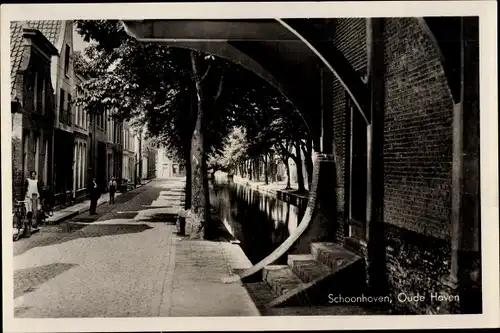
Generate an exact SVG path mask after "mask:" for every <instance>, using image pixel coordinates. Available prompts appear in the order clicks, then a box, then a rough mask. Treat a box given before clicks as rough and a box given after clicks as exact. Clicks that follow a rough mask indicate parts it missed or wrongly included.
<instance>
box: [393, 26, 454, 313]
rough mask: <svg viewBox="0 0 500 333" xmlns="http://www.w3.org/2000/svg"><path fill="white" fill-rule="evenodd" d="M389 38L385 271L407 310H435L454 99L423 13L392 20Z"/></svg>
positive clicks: (445, 250)
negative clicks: (414, 298)
mask: <svg viewBox="0 0 500 333" xmlns="http://www.w3.org/2000/svg"><path fill="white" fill-rule="evenodd" d="M384 40H385V43H384V44H385V45H384V47H385V50H384V51H385V52H384V53H385V55H384V58H385V101H384V103H385V107H384V108H385V112H384V118H385V119H384V138H385V139H384V211H383V212H384V221H385V222H386V224H385V229H386V230H385V233H384V234H385V237H384V238H385V242H386V258H387V260H386V274H387V277H388V283H389V288H390V291H391V292H392V293H393V296H396V295H397V294H399V293H404V294H407V295H415V294H417V293H418V294H420V295H422V294H424V295H426V296H427V298H426V301H425V302H408V303H400V302H395V307H396V310H397V311H398V312H400V313H407V312H408V313H421V314H424V313H430V312H437V311H439V310H438V308H439V305H440V304H437V303H435V302H434V303H433V302H431V300H430V298H429V297H430V296H429V295H430V294H431V293H435V292H439V291H440V290H442V287H443V286H442V284H441V279H442V278H443V277H445V276H447V275H448V274H449V270H450V262H449V258H450V241H449V235H450V221H451V177H452V174H451V167H452V117H453V102H452V98H451V93H450V91H449V88H448V85H447V81H446V79H445V76H444V72H443V68H442V66H441V63H440V61H439V58H438V54H437V52H436V50H435V48H434V46H433V44H432V43H431V40H430V38H429V36H427V35H426V34H425V33H424V32H423V31H422V30H421V28H420V26H419V25H418V22H417V20H416V19H411V18H408V19H406V18H405V19H388V20H386V24H385V28H384Z"/></svg>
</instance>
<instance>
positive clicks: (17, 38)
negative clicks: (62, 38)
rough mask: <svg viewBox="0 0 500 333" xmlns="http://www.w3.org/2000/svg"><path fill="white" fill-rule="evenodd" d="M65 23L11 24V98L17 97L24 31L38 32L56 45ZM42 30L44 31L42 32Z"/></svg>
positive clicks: (36, 22)
mask: <svg viewBox="0 0 500 333" xmlns="http://www.w3.org/2000/svg"><path fill="white" fill-rule="evenodd" d="M62 23H63V21H12V22H10V64H11V67H10V84H11V91H10V94H11V98H12V99H13V98H15V97H16V78H17V73H18V71H19V69H20V68H21V64H22V62H23V55H24V48H23V44H24V36H23V34H24V29H35V30H38V31H39V32H40V33H41V34H42V35H43V36H44V37H45V38H47V40H48V41H49V42H50V43H52V45H54V44H55V42H56V41H57V39H58V37H59V34H60V30H61V26H62ZM40 29H42V30H40Z"/></svg>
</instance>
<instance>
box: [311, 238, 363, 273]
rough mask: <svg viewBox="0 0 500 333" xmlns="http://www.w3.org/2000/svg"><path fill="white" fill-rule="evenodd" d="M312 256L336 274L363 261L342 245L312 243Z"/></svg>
mask: <svg viewBox="0 0 500 333" xmlns="http://www.w3.org/2000/svg"><path fill="white" fill-rule="evenodd" d="M311 254H312V256H313V258H314V259H315V260H317V261H319V262H320V263H322V264H324V265H326V266H327V267H330V268H331V269H332V270H333V271H334V272H337V271H339V270H341V269H343V268H344V267H347V266H349V265H350V264H352V263H354V262H356V261H358V260H361V259H362V258H361V257H360V256H358V255H357V254H355V253H353V252H351V251H349V250H347V249H345V248H343V247H342V246H341V245H339V244H335V243H328V242H321V243H311Z"/></svg>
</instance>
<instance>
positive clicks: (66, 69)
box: [64, 44, 70, 76]
mask: <svg viewBox="0 0 500 333" xmlns="http://www.w3.org/2000/svg"><path fill="white" fill-rule="evenodd" d="M69 53H70V48H69V45H68V44H66V49H65V51H64V74H65V75H66V76H68V75H69Z"/></svg>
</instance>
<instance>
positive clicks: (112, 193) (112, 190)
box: [109, 177, 118, 204]
mask: <svg viewBox="0 0 500 333" xmlns="http://www.w3.org/2000/svg"><path fill="white" fill-rule="evenodd" d="M117 187H118V183H117V182H116V180H115V177H111V180H110V181H109V203H110V204H114V203H115V193H116V188H117Z"/></svg>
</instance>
